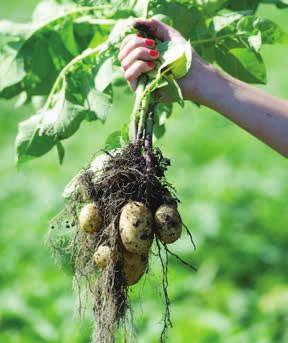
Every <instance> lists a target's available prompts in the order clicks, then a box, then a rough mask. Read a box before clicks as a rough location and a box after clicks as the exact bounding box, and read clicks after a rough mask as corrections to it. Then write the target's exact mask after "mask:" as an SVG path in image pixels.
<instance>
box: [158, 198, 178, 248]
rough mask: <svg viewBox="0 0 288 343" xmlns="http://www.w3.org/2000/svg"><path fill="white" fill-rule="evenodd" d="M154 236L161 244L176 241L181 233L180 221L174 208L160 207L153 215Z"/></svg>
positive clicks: (169, 206) (168, 206)
mask: <svg viewBox="0 0 288 343" xmlns="http://www.w3.org/2000/svg"><path fill="white" fill-rule="evenodd" d="M155 223H156V234H157V236H158V238H159V239H160V240H161V242H163V243H166V244H170V243H174V242H175V241H177V239H179V238H180V236H181V233H182V221H181V218H180V215H179V212H178V210H177V208H176V207H175V206H171V205H161V206H160V207H159V208H158V210H157V211H156V213H155Z"/></svg>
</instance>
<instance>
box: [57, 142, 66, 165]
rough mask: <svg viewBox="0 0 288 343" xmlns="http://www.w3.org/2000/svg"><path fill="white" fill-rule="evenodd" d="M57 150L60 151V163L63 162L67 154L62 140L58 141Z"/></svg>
mask: <svg viewBox="0 0 288 343" xmlns="http://www.w3.org/2000/svg"><path fill="white" fill-rule="evenodd" d="M57 151H58V157H59V163H60V164H62V163H63V160H64V156H65V150H64V147H63V145H62V143H61V142H60V141H59V142H57Z"/></svg>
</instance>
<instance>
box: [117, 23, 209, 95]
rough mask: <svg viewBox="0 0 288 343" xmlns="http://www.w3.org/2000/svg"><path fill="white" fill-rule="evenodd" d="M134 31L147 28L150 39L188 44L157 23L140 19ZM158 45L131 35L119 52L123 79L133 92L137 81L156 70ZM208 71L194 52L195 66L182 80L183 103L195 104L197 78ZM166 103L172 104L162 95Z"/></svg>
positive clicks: (164, 25) (166, 26) (172, 30)
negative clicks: (185, 100) (185, 101)
mask: <svg viewBox="0 0 288 343" xmlns="http://www.w3.org/2000/svg"><path fill="white" fill-rule="evenodd" d="M134 25H135V27H136V28H138V27H141V26H142V27H145V29H147V31H149V33H150V34H151V36H153V37H155V38H157V39H159V40H160V41H174V42H176V43H178V44H183V45H184V44H186V40H185V38H184V37H183V36H182V35H181V34H180V33H179V32H178V31H177V30H175V29H174V28H172V27H170V26H168V25H166V24H164V23H162V22H161V21H159V20H157V19H148V20H145V19H139V20H136V21H135V24H134ZM155 46H156V42H155V41H154V40H153V39H147V38H143V37H141V36H140V35H139V34H137V35H136V34H131V35H128V36H127V37H126V38H125V39H124V41H123V43H122V46H121V48H120V53H119V60H120V63H121V66H122V68H123V70H124V76H125V78H126V79H127V81H128V82H129V84H130V86H131V88H132V89H134V90H135V89H136V86H137V80H138V78H139V76H141V75H142V74H143V73H147V72H149V71H151V70H153V69H154V68H155V66H156V64H155V61H156V60H157V58H158V57H159V53H158V51H157V50H155ZM205 68H206V69H207V64H206V63H205V62H204V61H203V60H202V59H201V58H200V57H199V56H198V54H197V53H196V52H195V51H194V50H193V63H192V66H191V68H190V71H189V72H188V74H187V75H186V76H185V77H183V78H181V79H179V80H178V83H179V86H180V88H181V90H182V93H183V97H184V99H187V100H196V101H198V96H197V78H200V74H201V70H203V69H205ZM162 97H163V99H164V100H165V101H167V100H168V101H169V99H167V97H165V92H164V93H163V92H162Z"/></svg>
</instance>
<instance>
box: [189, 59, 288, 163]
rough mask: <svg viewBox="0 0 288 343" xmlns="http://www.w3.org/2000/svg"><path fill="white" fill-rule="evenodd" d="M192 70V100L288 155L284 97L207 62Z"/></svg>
mask: <svg viewBox="0 0 288 343" xmlns="http://www.w3.org/2000/svg"><path fill="white" fill-rule="evenodd" d="M196 63H197V62H196ZM195 70H196V68H195ZM192 73H193V70H192ZM195 73H196V75H195V78H194V80H195V81H194V89H193V95H194V96H193V97H192V98H194V100H197V101H199V102H200V103H201V104H203V105H205V106H207V107H210V108H212V109H214V110H215V111H217V112H219V113H221V114H223V115H224V116H225V117H227V118H229V119H230V120H232V121H233V122H234V123H236V124H237V125H239V126H240V127H242V128H243V129H245V130H246V131H248V132H250V133H251V134H252V135H254V136H255V137H257V138H259V139H260V140H262V141H263V142H264V143H265V144H267V145H269V146H271V147H272V148H273V149H275V150H276V151H278V152H279V153H281V154H282V155H284V156H286V157H288V101H285V100H282V99H278V98H275V97H274V96H272V95H269V94H268V93H265V92H264V91H262V90H260V89H258V88H256V87H253V86H250V85H248V84H246V83H244V82H241V81H239V80H236V79H234V78H232V77H230V76H226V75H224V74H223V73H221V72H220V71H218V70H216V69H215V68H214V67H212V66H209V65H205V64H202V66H201V68H197V71H195ZM197 73H198V75H197ZM186 82H187V80H186ZM195 88H196V89H195ZM195 97H196V99H195Z"/></svg>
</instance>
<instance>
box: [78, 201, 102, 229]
mask: <svg viewBox="0 0 288 343" xmlns="http://www.w3.org/2000/svg"><path fill="white" fill-rule="evenodd" d="M79 224H80V228H81V229H82V230H83V231H85V232H88V233H95V232H97V231H99V230H100V229H101V226H102V225H103V218H102V216H101V213H100V211H99V210H98V208H97V206H96V205H95V204H93V203H90V204H87V205H85V206H84V207H83V208H82V209H81V211H80V214H79Z"/></svg>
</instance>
